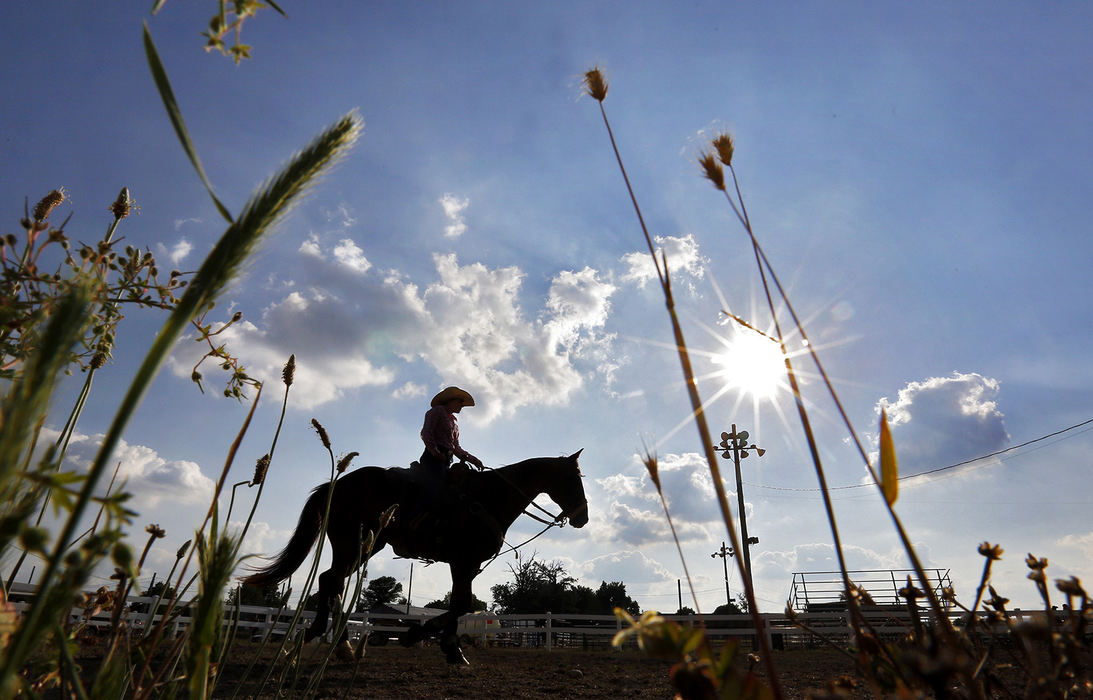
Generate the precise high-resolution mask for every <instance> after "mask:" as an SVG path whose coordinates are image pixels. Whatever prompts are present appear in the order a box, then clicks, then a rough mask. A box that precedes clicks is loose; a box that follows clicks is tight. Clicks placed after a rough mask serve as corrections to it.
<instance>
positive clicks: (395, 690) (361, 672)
mask: <svg viewBox="0 0 1093 700" xmlns="http://www.w3.org/2000/svg"><path fill="white" fill-rule="evenodd" d="M238 651H242V650H238ZM465 653H466V656H467V660H468V661H470V663H471V665H470V666H469V667H450V666H448V664H446V663H445V662H444V657H443V655H442V654H441V653H440V651H439V650H438V649H436V648H420V647H416V648H411V649H404V648H402V647H399V646H395V645H391V646H386V647H370V648H368V650H367V654H366V656H365V658H364V659H363V661H362V662H361V663H360V665H359V667H358V668H357V670H356V675H355V677H354V670H353V665H352V664H347V663H338V662H333V661H332V663H331V665H330V666H329V667H328V668H327V670H326V673H325V674H324V676H323V680H322V684H321V686H320V688H319V697H328V698H341V697H349V698H381V699H388V698H390V699H391V700H399V699H402V698H407V699H409V698H413V699H415V700H434V699H436V700H440V699H443V698H474V699H475V700H485V699H487V698H553V699H556V700H565V699H568V698H648V699H653V698H656V699H658V700H659V699H663V698H671V697H672V695H673V693H672V690H671V685H670V682H669V678H668V671H669V668H670V664H668V663H666V662H663V661H657V660H653V659H649V658H648V657H646V656H645V655H644V654H643V653H641V652H639V651H636V650H635V651H630V650H627V651H621V652H619V651H581V650H573V649H557V648H556V649H554V650H552V651H549V652H548V651H545V650H542V649H505V648H501V649H491V648H487V649H474V648H471V649H467V650H466V652H465ZM232 656H233V657H236V658H241V657H242V656H244V654H236V653H233V654H232ZM775 658H776V663H777V664H778V668H779V677H780V680H781V682H782V685H783V691H784V692H785V695H786V697H787V698H803V697H805V691H806V690H807V689H811V688H820V687H823V685H824V680H825V679H828V678H833V677H835V676H838V675H841V674H845V673H851V672H852V668H851V664H850V662H849V661H848V660H847V659H846V657H844V656H842V655H840V654H838V653H836V652H833V651H831V650H827V649H813V650H800V651H785V652H775ZM244 667H245V664H243V663H238V664H237V663H230V664H226V665H225V667H224V668H222V669H221V679H220V682H219V683H218V686H217V692H216V694H215V697H218V698H228V697H232V695H233V694H234V693H235V692H236V689H237V686H238V681H239V678H240V676H241V675H242V673H243V669H244ZM304 668H305V669H306V668H307V666H306V664H305V666H304ZM301 675H303V674H301ZM306 684H307V681H306V680H301V681H300V684H299V685H298V686H297V688H303V687H305V686H306ZM258 685H259V683H258V682H255V681H254V680H253V679H249V680H247V681H246V682H245V683H244V684H243V686H242V687H239V688H238V690H239V692H238V695H237V696H236V697H240V698H244V697H261V698H272V697H274V693H273V690H272V684H271V685H268V686H267V687H266V688H265V689H263V690H262V691H261V695H258V696H256V695H255V693H257V692H258ZM293 695H294V693H292V692H290V693H288V695H287V697H292V696H293Z"/></svg>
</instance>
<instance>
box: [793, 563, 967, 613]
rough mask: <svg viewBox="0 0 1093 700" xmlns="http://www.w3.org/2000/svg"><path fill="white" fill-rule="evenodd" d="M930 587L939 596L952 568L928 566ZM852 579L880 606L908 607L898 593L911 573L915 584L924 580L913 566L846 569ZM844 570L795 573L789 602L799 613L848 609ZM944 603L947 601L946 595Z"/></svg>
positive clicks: (949, 584)
mask: <svg viewBox="0 0 1093 700" xmlns="http://www.w3.org/2000/svg"><path fill="white" fill-rule="evenodd" d="M924 572H925V574H926V578H927V580H928V581H929V585H930V588H932V589H933V591H934V593H935V594H936V595H937V597H938V598H942V596H941V589H943V588H946V587H949V586H952V585H953V582H952V579H951V578H950V577H949V569H925V570H924ZM846 573H847V576H849V578H850V581H851V582H852V583H854V585H856V586H858V587H860V588H862V589H863V590H865V591H866V592H867V593H868V594H869V597H871V598H872V599H873V602H874V603H876V608H874V609H879V610H906V608H907V600H906V599H905V598H904V597H903V596H901V595H900V594H899V591H900V589H901V588H903V587H905V586H906V585H907V577H908V576H910V577H911V580H912V581H913V582H914V585H915V586H916V587H919V588H921V587H922V583H921V582H920V581H919V580H918V576H917V575H916V574H915V572H914V570H913V569H859V570H857V571H847V572H846ZM844 596H845V593H844V592H843V575H842V572H841V571H799V572H794V574H793V586H792V589H791V590H790V594H789V604H790V606H791V607H792V608H793V609H794V610H796V611H797V612H799V613H814V612H837V611H841V610H846V601H845V600H844ZM942 600H943V604H947V603H945V601H944V599H943V598H942Z"/></svg>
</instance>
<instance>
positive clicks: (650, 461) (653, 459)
mask: <svg viewBox="0 0 1093 700" xmlns="http://www.w3.org/2000/svg"><path fill="white" fill-rule="evenodd" d="M641 461H642V464H644V465H645V469H646V471H648V472H649V478H650V479H651V480H652V481H653V486H656V487H657V493H660V472H659V468H658V467H659V465H658V463H657V456H656V455H655V454H651V453H649V452H646V453H645V456H644V457H642V459H641Z"/></svg>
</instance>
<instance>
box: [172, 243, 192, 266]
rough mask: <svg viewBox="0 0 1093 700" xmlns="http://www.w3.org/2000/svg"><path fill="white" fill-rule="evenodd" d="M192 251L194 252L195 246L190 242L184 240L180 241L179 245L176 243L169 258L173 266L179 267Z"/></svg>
mask: <svg viewBox="0 0 1093 700" xmlns="http://www.w3.org/2000/svg"><path fill="white" fill-rule="evenodd" d="M191 250H193V246H192V245H191V244H190V242H189V241H188V240H186V239H185V238H183V239H181V240H179V242H178V243H175V245H174V246H173V247H172V248H171V252H170V253H169V254H168V256H167V257H168V258H169V259H170V261H171V263H172V264H173V265H178V264H179V263H180V262H182V261H183V260H185V259H186V256H187V255H189V254H190V251H191Z"/></svg>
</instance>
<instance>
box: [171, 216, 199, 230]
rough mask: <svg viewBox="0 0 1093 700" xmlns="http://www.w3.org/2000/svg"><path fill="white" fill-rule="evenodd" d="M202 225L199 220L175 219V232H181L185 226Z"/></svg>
mask: <svg viewBox="0 0 1093 700" xmlns="http://www.w3.org/2000/svg"><path fill="white" fill-rule="evenodd" d="M202 223H204V222H203V221H202V220H201V219H194V218H188V219H175V230H176V231H179V230H181V229H182V227H183V226H185V225H186V224H202Z"/></svg>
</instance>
